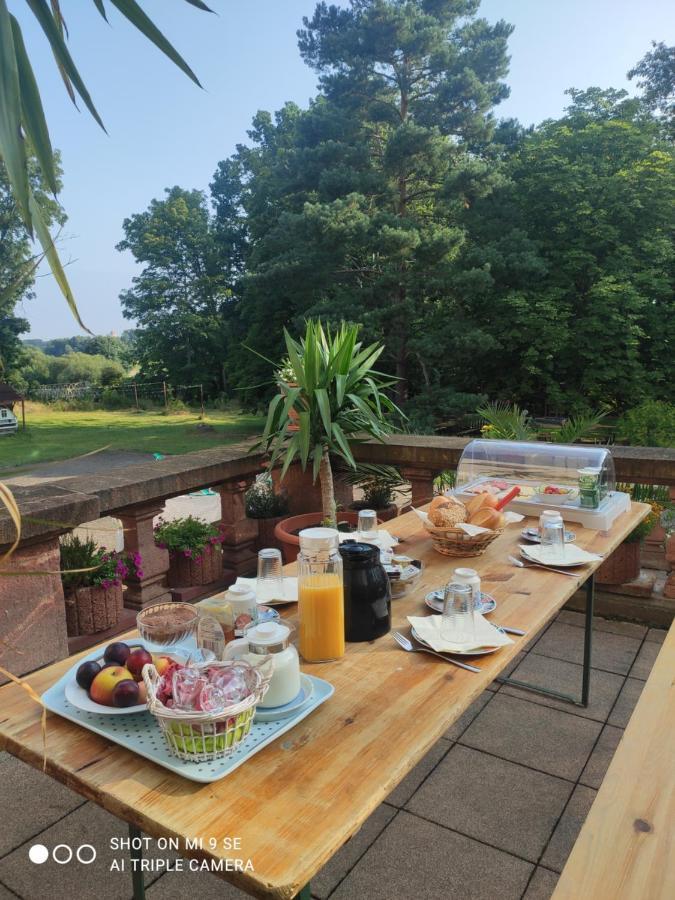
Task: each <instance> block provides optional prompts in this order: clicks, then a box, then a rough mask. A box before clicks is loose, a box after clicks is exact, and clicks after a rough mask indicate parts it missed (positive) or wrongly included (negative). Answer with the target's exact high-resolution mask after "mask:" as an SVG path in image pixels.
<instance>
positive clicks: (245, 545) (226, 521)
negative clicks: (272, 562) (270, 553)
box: [217, 476, 258, 576]
mask: <svg viewBox="0 0 675 900" xmlns="http://www.w3.org/2000/svg"><path fill="white" fill-rule="evenodd" d="M252 483H253V476H251V478H250V479H246V478H241V479H236V480H233V481H225V482H224V483H223V484H219V485H218V487H217V490H218V491H219V492H220V505H221V522H222V526H221V527H222V533H223V537H224V541H223V544H222V547H223V567H224V569H225V570H226V572H227V571H228V570H229V571H230V572H231V573H232V575H234V576H237V575H251V574H255V570H256V560H257V558H258V553H257V541H258V523H257V521H256V520H255V519H248V518H246V505H245V503H244V494H245V493H246V491H247V490H248V488H249V487H250V486H251V484H252Z"/></svg>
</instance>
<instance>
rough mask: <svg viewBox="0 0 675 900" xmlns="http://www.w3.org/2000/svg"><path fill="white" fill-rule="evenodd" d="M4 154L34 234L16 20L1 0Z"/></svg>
mask: <svg viewBox="0 0 675 900" xmlns="http://www.w3.org/2000/svg"><path fill="white" fill-rule="evenodd" d="M0 157H2V161H3V162H4V164H5V168H6V170H7V177H8V178H9V182H10V184H11V186H12V193H13V194H14V198H15V200H16V203H17V206H18V207H19V211H20V213H21V218H22V219H23V221H24V223H25V225H26V228H28V230H29V231H30V233H31V234H32V233H33V231H32V224H31V217H30V202H29V198H28V191H29V187H28V168H27V160H26V148H25V145H24V142H23V138H22V136H21V91H20V86H19V69H18V65H17V59H16V48H15V45H14V33H13V28H12V20H11V18H10V15H9V11H8V9H7V4H6V3H5V0H0Z"/></svg>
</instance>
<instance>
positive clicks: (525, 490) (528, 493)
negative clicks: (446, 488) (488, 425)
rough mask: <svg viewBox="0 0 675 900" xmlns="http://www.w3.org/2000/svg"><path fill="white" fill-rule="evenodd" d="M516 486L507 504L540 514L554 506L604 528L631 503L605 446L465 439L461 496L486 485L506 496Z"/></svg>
mask: <svg viewBox="0 0 675 900" xmlns="http://www.w3.org/2000/svg"><path fill="white" fill-rule="evenodd" d="M516 486H517V487H518V488H519V493H518V495H517V497H515V498H514V499H513V500H512V501H511V502H510V503H509V505H508V508H509V509H510V510H513V512H519V513H522V514H523V515H526V516H539V514H540V513H541V511H542V510H543V509H556V510H558V511H559V512H560V513H561V515H562V517H563V519H566V520H568V521H571V522H579V523H580V524H582V525H583V526H584V527H586V528H595V529H598V530H601V531H606V530H608V529H609V528H611V526H612V522H613V521H614V519H616V517H617V516H619V515H620V514H621V513H622V512H625V511H626V510H627V509H629V508H630V497H629V496H628V494H624V493H621V492H620V491H617V490H616V477H615V474H614V460H613V459H612V454H611V452H610V450H609V449H608V448H607V447H600V446H596V445H585V444H574V445H568V444H553V443H551V444H549V443H545V442H543V441H533V442H526V441H500V440H483V439H480V440H475V441H471V442H470V443H469V444H467V446H466V447H465V448H464V452H463V453H462V456H461V459H460V461H459V465H458V466H457V480H456V483H455V489H454V493H455V495H456V496H457V497H458V498H459V499H460V500H463V501H465V502H466V500H468V499H470V498H471V496H473V495H475V494H480V493H482V492H484V491H488V492H489V493H491V494H495V495H496V496H497V497H503V496H505V495H506V493H507V492H509V491H511V490H512V489H513V488H514V487H516Z"/></svg>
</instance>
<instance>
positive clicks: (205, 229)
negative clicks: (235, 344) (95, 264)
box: [117, 187, 231, 393]
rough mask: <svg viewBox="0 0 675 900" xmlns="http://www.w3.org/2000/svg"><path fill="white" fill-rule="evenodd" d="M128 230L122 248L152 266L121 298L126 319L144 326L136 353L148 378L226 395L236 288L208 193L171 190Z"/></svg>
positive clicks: (128, 224) (130, 223)
mask: <svg viewBox="0 0 675 900" xmlns="http://www.w3.org/2000/svg"><path fill="white" fill-rule="evenodd" d="M123 228H124V234H125V238H124V240H122V241H120V243H119V244H118V245H117V249H118V250H130V251H131V253H132V254H133V256H134V259H135V260H136V262H138V263H141V264H142V265H143V266H144V268H143V271H142V272H141V274H140V275H138V276H136V277H135V278H134V279H133V287H132V288H131V289H129V290H127V291H124V292H123V293H122V294H121V295H120V300H121V302H122V310H123V314H124V316H125V317H126V318H128V319H135V320H136V321H137V322H138V326H139V327H138V329H137V331H136V332H135V336H134V350H135V354H136V356H137V358H138V361H139V362H140V364H141V368H142V371H143V374H144V375H146V376H152V377H160V378H164V377H167V378H169V379H170V380H171V381H172V382H173V383H175V384H183V385H185V384H200V383H203V384H204V385H205V386H206V388H207V389H208V390H209V391H210V392H211V393H213V392H217V391H220V390H222V389H223V376H222V362H223V359H224V352H225V335H226V327H227V322H226V308H227V305H228V302H229V300H230V296H231V290H230V288H229V285H228V280H227V275H226V267H225V266H224V265H223V261H222V253H221V250H220V246H219V242H218V240H217V237H216V235H215V233H214V230H213V228H212V223H211V217H210V214H209V210H208V207H207V205H206V201H205V198H204V195H203V194H202V192H201V191H185V190H182V189H181V188H179V187H174V188H171V189H170V190H169V189H167V191H166V198H165V199H163V200H153V201H152V203H151V204H150V206H149V207H148V209H147V210H146V211H145V212H143V213H138V214H136V215H133V216H131V217H130V218H128V219H125V220H124V225H123Z"/></svg>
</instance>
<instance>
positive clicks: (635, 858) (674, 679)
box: [553, 623, 675, 900]
mask: <svg viewBox="0 0 675 900" xmlns="http://www.w3.org/2000/svg"><path fill="white" fill-rule="evenodd" d="M587 897H588V898H593V900H666V898H668V900H670V898H672V897H675V623H674V624H673V625H671V627H670V631H669V632H668V635H667V636H666V640H665V641H664V644H663V646H662V648H661V650H660V652H659V655H658V657H657V659H656V662H655V664H654V667H653V669H652V671H651V673H650V675H649V678H648V680H647V683H646V685H645V687H644V689H643V691H642V694H641V696H640V699H639V701H638V704H637V706H636V708H635V711H634V712H633V715H632V716H631V719H630V721H629V723H628V727H627V728H626V731H625V732H624V735H623V737H622V739H621V743H620V744H619V746H618V749H617V751H616V753H615V754H614V758H613V759H612V762H611V764H610V767H609V769H608V771H607V774H606V775H605V778H604V781H603V782H602V785H601V787H600V790H599V791H598V795H597V797H596V798H595V801H594V802H593V806H592V807H591V810H590V812H589V814H588V817H587V819H586V821H585V823H584V825H583V827H582V829H581V832H580V834H579V837H578V838H577V841H576V843H575V845H574V848H573V849H572V853H571V855H570V857H569V859H568V860H567V865H566V866H565V868H564V869H563V872H562V875H561V876H560V880H559V881H558V885H557V887H556V890H555V892H554V894H553V900H580V898H587Z"/></svg>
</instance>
